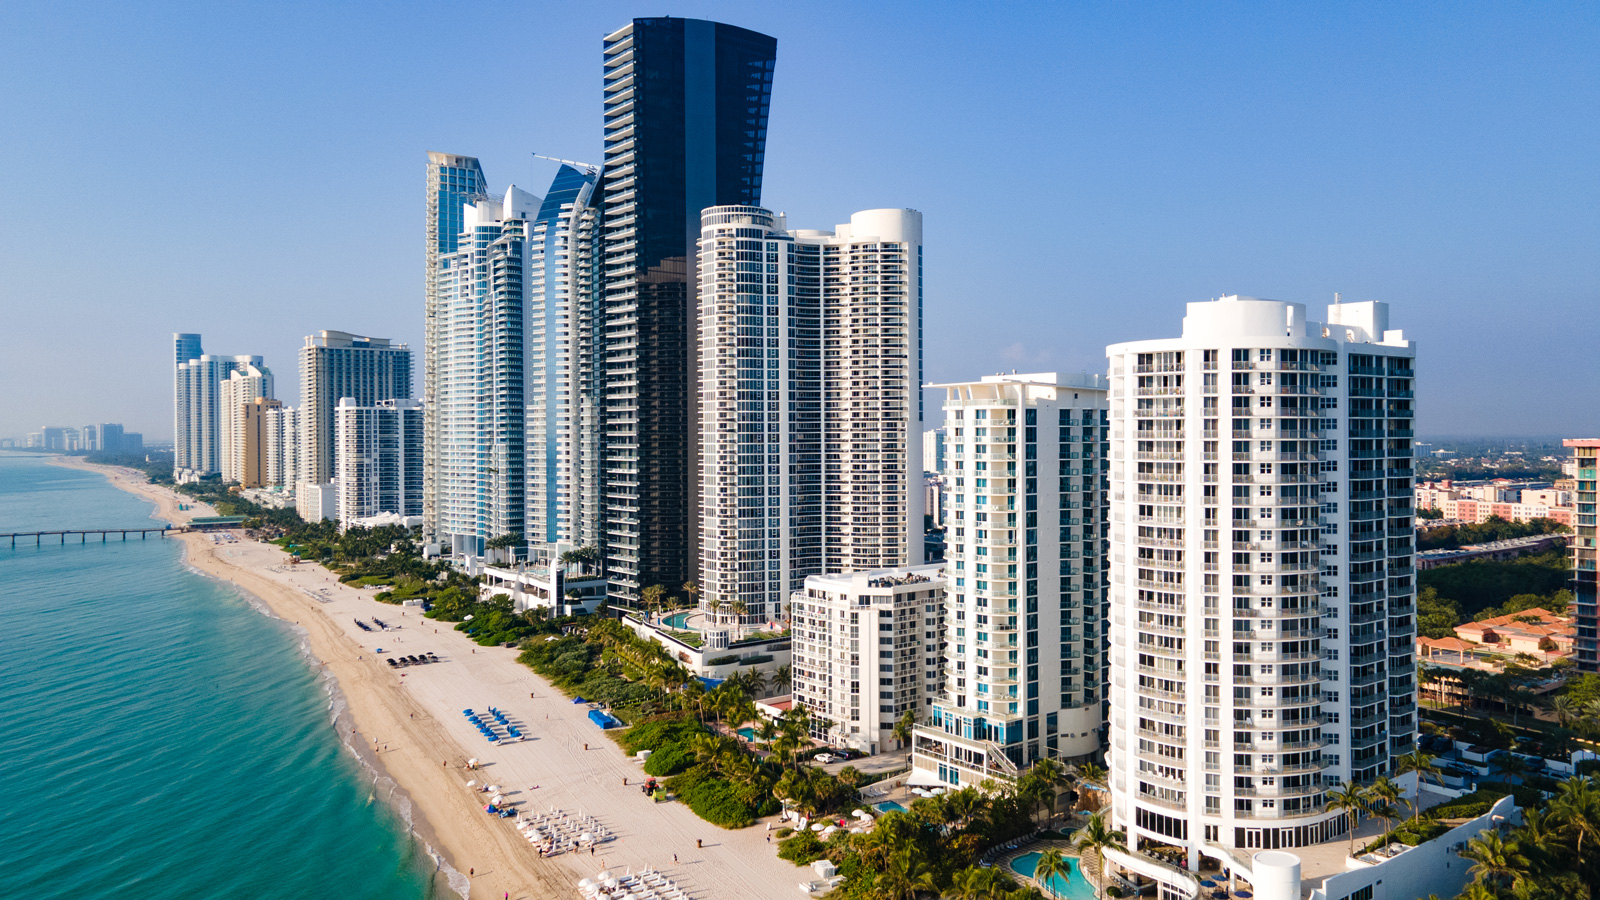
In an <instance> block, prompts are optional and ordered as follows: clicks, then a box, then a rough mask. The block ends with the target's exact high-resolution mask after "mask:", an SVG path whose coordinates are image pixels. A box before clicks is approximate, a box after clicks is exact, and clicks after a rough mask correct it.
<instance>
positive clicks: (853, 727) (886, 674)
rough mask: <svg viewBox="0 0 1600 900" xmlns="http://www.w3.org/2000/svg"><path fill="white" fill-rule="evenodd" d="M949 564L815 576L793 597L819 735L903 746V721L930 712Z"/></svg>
mask: <svg viewBox="0 0 1600 900" xmlns="http://www.w3.org/2000/svg"><path fill="white" fill-rule="evenodd" d="M947 587H948V582H947V581H946V579H945V569H944V566H943V565H931V566H911V567H907V568H896V569H874V570H872V571H869V572H851V573H848V574H843V575H813V576H811V577H810V578H807V579H806V581H805V589H804V590H801V591H797V592H795V594H794V597H793V598H792V599H791V601H790V634H791V635H792V636H793V638H794V646H793V662H792V663H791V665H790V671H791V673H792V685H793V694H794V701H795V702H796V703H798V704H800V705H802V706H804V707H805V708H806V710H808V711H809V712H810V713H811V723H812V736H813V737H815V738H816V739H818V740H820V741H824V742H826V743H829V744H832V745H834V746H836V747H852V748H855V749H857V750H860V751H862V752H864V753H878V752H880V751H883V750H893V749H898V748H899V746H900V742H899V741H898V740H896V739H895V737H894V729H895V725H896V724H898V723H899V722H900V720H901V719H902V718H903V717H904V716H905V715H906V714H907V713H910V714H911V716H912V719H913V720H914V721H920V720H922V719H923V718H925V717H926V716H927V714H928V711H929V708H930V706H931V705H932V702H933V698H934V697H935V696H936V695H937V694H938V693H939V689H940V687H941V686H942V684H943V675H944V659H943V657H942V656H941V655H940V650H941V647H942V646H943V642H944V613H945V591H946V588H947Z"/></svg>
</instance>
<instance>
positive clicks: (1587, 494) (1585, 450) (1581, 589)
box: [1562, 438, 1600, 672]
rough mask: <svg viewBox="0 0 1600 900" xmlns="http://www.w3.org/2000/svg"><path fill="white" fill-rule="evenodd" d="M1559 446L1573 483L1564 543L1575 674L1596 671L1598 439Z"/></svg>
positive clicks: (1599, 655)
mask: <svg viewBox="0 0 1600 900" xmlns="http://www.w3.org/2000/svg"><path fill="white" fill-rule="evenodd" d="M1562 443H1563V444H1564V445H1566V446H1567V447H1570V448H1571V449H1572V463H1573V472H1574V478H1575V481H1576V484H1575V485H1574V487H1575V490H1574V491H1573V492H1572V494H1573V514H1574V519H1573V523H1572V540H1571V541H1570V542H1569V543H1568V548H1569V552H1570V553H1571V554H1572V593H1573V598H1574V599H1573V604H1572V614H1573V618H1574V619H1575V620H1576V637H1575V640H1574V643H1573V658H1574V660H1575V661H1576V662H1577V664H1578V669H1579V671H1583V672H1594V671H1600V641H1597V638H1596V628H1597V626H1600V609H1597V607H1596V603H1597V601H1596V599H1595V584H1596V583H1595V571H1596V569H1595V563H1596V546H1595V504H1596V502H1597V499H1596V498H1597V497H1600V494H1597V492H1596V488H1595V485H1596V478H1595V472H1596V469H1597V460H1600V439H1596V438H1576V439H1569V440H1566V441H1563V442H1562Z"/></svg>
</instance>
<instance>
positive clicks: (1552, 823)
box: [1512, 807, 1567, 867]
mask: <svg viewBox="0 0 1600 900" xmlns="http://www.w3.org/2000/svg"><path fill="white" fill-rule="evenodd" d="M1560 818H1561V817H1560V815H1559V814H1557V813H1555V812H1553V811H1551V810H1548V809H1539V808H1538V807H1534V808H1533V809H1527V810H1523V813H1522V825H1521V826H1520V827H1518V828H1517V830H1516V831H1513V832H1512V837H1513V838H1514V839H1515V840H1516V842H1517V846H1518V847H1521V848H1522V849H1523V851H1524V852H1525V853H1526V854H1527V855H1528V857H1529V859H1531V860H1533V862H1534V864H1535V865H1543V866H1545V867H1554V866H1555V865H1556V864H1557V863H1558V862H1559V861H1560V857H1561V856H1563V855H1564V854H1565V852H1566V850H1567V845H1566V843H1565V842H1564V841H1563V840H1562V835H1561V824H1560Z"/></svg>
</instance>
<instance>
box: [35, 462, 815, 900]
mask: <svg viewBox="0 0 1600 900" xmlns="http://www.w3.org/2000/svg"><path fill="white" fill-rule="evenodd" d="M64 464H67V465H73V466H74V467H76V468H83V469H86V470H93V471H97V472H100V473H101V474H103V475H105V476H106V477H107V478H109V479H110V480H111V482H112V484H113V485H114V486H116V487H118V488H120V489H122V490H124V491H127V492H129V493H133V494H136V495H138V496H141V497H143V498H145V499H148V500H150V501H152V502H154V503H156V505H157V506H158V514H157V516H155V517H168V518H169V519H170V521H173V522H174V523H179V522H182V521H187V519H188V518H189V517H190V516H192V515H204V514H206V510H204V509H203V508H201V509H195V510H193V511H192V512H191V511H187V510H184V511H179V510H177V509H176V508H175V507H176V505H177V503H178V499H177V498H178V495H177V494H175V493H174V492H173V491H172V490H170V489H167V488H165V487H161V486H157V485H152V484H149V483H148V482H147V481H145V480H144V475H143V473H139V472H134V471H131V470H123V469H117V468H115V467H108V466H98V465H93V464H88V463H80V462H77V461H76V460H74V461H72V462H69V463H64ZM185 502H187V498H185ZM177 538H178V539H179V540H182V541H184V543H185V562H186V564H188V565H189V566H190V567H191V568H193V569H195V570H196V571H199V572H201V573H202V574H205V575H208V576H210V577H213V578H217V579H219V580H222V581H226V582H228V583H230V584H231V585H233V586H234V587H236V588H238V589H240V590H241V592H243V593H244V594H245V595H246V596H247V597H254V598H256V599H257V600H259V601H260V602H261V604H262V605H263V606H265V607H266V608H267V609H268V610H270V611H271V613H272V614H274V615H276V617H277V618H279V619H281V620H283V622H284V623H285V624H286V625H287V624H290V623H293V625H295V626H297V627H298V628H299V629H301V630H303V631H304V637H303V638H302V640H303V642H304V645H305V647H306V648H307V652H308V654H309V655H310V656H311V658H312V659H313V660H315V661H316V664H317V666H318V667H319V671H320V672H321V673H322V674H324V675H325V677H327V678H328V679H329V681H330V684H331V685H333V691H331V692H330V697H331V698H333V699H331V700H330V709H331V710H334V711H335V712H337V710H336V709H334V708H335V707H336V706H337V705H338V697H339V696H342V697H343V699H344V703H345V712H346V714H348V716H349V720H350V723H351V724H340V725H338V726H336V727H338V728H340V729H341V734H340V735H339V736H340V738H341V740H342V741H347V742H348V743H347V745H348V746H351V748H352V752H354V753H355V754H356V755H357V757H358V759H361V760H363V762H366V761H367V760H370V761H371V764H372V765H373V768H374V769H375V770H376V771H378V772H381V773H385V774H387V776H388V777H389V778H391V779H393V782H394V784H395V785H396V789H395V791H394V792H390V796H391V797H396V798H399V799H398V801H397V802H392V803H391V808H393V809H396V811H397V814H399V815H401V816H402V818H404V813H403V812H401V811H400V810H399V807H400V806H401V805H402V804H403V803H404V802H406V801H409V804H410V806H411V809H412V816H413V818H412V820H411V821H412V828H413V833H415V834H417V836H418V839H419V840H426V839H425V838H424V835H431V836H432V837H433V839H432V840H426V843H428V844H429V845H430V846H431V847H432V849H433V850H434V851H435V852H436V853H437V854H438V855H439V856H441V857H442V858H444V859H445V860H447V861H448V864H449V866H450V867H451V868H453V869H454V870H455V871H456V873H457V875H458V877H459V873H463V872H464V873H466V875H467V877H466V878H464V879H461V880H460V881H457V880H456V879H452V885H451V886H452V887H457V886H458V885H459V886H460V887H462V888H466V891H465V894H466V896H468V897H470V898H471V900H503V898H506V897H518V898H563V900H565V898H571V897H574V896H575V895H576V894H577V884H578V881H579V880H580V879H583V878H593V877H595V875H596V874H597V873H598V872H600V871H601V870H602V869H609V870H610V871H612V872H617V873H623V872H629V871H631V872H639V871H641V870H642V869H644V868H646V867H648V868H650V869H653V870H655V871H658V872H661V873H662V874H663V875H665V876H666V877H668V878H670V879H672V880H673V881H674V882H675V883H676V884H677V885H678V886H680V887H681V888H683V889H684V890H685V891H686V892H687V893H688V895H689V896H690V897H691V898H693V900H721V898H730V900H731V898H739V900H766V898H773V900H778V898H783V900H787V898H789V897H792V896H793V895H794V891H795V889H796V885H797V884H798V883H799V882H801V881H805V880H810V877H811V872H810V870H809V869H807V868H801V867H796V866H794V865H792V864H791V863H789V862H787V861H784V860H781V859H778V857H777V853H776V851H777V847H776V845H775V844H773V843H772V842H771V841H770V832H768V831H767V830H766V829H764V828H763V827H761V825H762V824H763V823H760V822H758V823H757V824H756V826H755V827H749V828H744V829H737V830H724V829H722V828H719V827H717V826H715V825H712V824H710V823H707V822H705V821H702V820H701V819H700V818H699V817H697V816H696V815H695V814H694V812H693V811H692V810H690V809H689V808H688V807H687V806H686V805H684V804H682V803H676V802H656V801H655V800H652V799H651V798H649V797H646V796H644V794H643V790H642V787H641V785H642V783H643V780H644V778H645V775H644V772H643V770H642V767H641V766H640V764H639V763H638V761H637V760H635V759H633V758H631V757H629V756H626V755H625V754H624V753H623V751H622V749H621V747H619V746H617V744H616V743H615V742H614V741H612V740H611V739H610V738H609V737H608V736H607V735H606V734H605V733H604V732H603V731H602V730H601V729H599V728H598V727H597V726H596V725H595V724H594V722H592V721H591V720H590V719H589V718H588V711H589V708H588V706H587V705H585V704H575V703H573V702H572V701H571V700H570V699H568V698H567V697H566V696H565V695H563V694H562V693H561V692H560V691H558V690H556V689H555V688H554V687H553V686H552V685H551V684H550V683H549V682H547V681H546V680H544V679H543V678H542V677H540V676H538V675H536V674H535V673H534V672H533V671H532V670H531V669H529V668H528V667H526V666H524V665H522V664H521V663H519V662H517V655H518V651H517V650H515V649H508V648H501V647H479V646H477V645H476V644H475V643H473V642H472V641H471V640H470V639H468V637H467V636H466V635H465V634H462V633H461V632H458V631H456V630H455V629H454V626H453V624H452V623H444V622H435V621H434V620H431V619H425V618H422V617H421V615H420V611H419V610H417V609H415V608H405V607H400V606H394V605H390V604H383V603H379V602H378V601H376V600H375V599H373V594H374V593H376V589H372V588H354V587H351V586H350V585H346V584H340V583H338V582H337V581H336V580H335V579H334V578H333V576H332V574H331V573H330V572H329V571H328V570H326V569H324V568H322V567H321V566H320V565H317V564H314V563H300V564H298V565H297V564H294V563H293V561H292V558H291V557H290V556H289V554H287V553H286V552H284V551H283V550H282V549H280V548H279V547H277V546H275V545H272V544H266V543H260V542H254V541H245V540H233V541H230V540H226V539H223V540H220V541H219V540H218V539H216V538H214V537H213V536H212V535H210V534H202V533H189V534H183V535H178V536H177ZM378 618H381V619H382V620H383V627H382V628H381V629H380V628H367V629H362V628H359V627H358V626H357V624H356V623H357V622H358V620H368V621H370V620H374V619H378ZM424 653H429V654H435V655H436V656H437V663H436V664H433V663H430V664H428V665H422V666H407V667H403V668H396V667H393V666H390V665H388V664H387V662H386V660H387V659H392V658H393V657H394V656H397V655H414V654H424ZM334 692H337V693H334ZM491 706H492V707H495V708H497V709H499V710H501V711H502V713H503V714H505V715H508V716H510V717H511V719H512V720H513V721H515V722H516V723H517V724H518V725H519V726H520V727H521V728H522V730H523V732H524V734H525V736H526V737H525V740H523V741H520V742H510V743H508V742H501V743H500V744H498V745H495V744H488V743H486V742H485V741H484V738H483V736H482V735H480V734H479V733H478V730H477V728H476V727H475V726H474V725H472V724H470V723H469V722H467V721H466V719H465V717H464V716H463V715H462V710H463V708H474V709H479V710H482V709H484V708H487V707H491ZM347 727H353V728H354V729H355V732H354V733H350V732H345V731H342V729H344V728H347ZM357 743H359V746H357ZM470 758H479V759H480V763H479V768H478V769H477V770H473V771H469V770H467V769H466V768H465V763H466V761H467V760H468V759H470ZM477 779H482V780H483V782H484V783H491V782H492V783H494V784H496V785H498V786H499V787H498V788H497V790H499V792H500V793H503V794H505V795H506V801H505V803H503V804H502V805H506V806H510V807H512V808H514V809H516V810H518V811H519V813H535V814H536V813H544V812H546V811H551V812H561V813H565V814H567V815H575V816H581V815H587V816H592V817H593V818H594V820H595V821H596V822H597V823H598V824H599V825H601V826H603V827H604V829H605V830H606V831H607V832H608V833H609V839H608V840H607V841H606V842H604V843H601V844H598V845H597V846H595V847H593V848H590V849H591V852H588V853H579V852H566V853H561V854H558V855H556V856H553V857H541V856H540V855H539V854H538V853H537V851H536V850H535V848H534V847H533V845H532V844H530V843H529V842H528V840H527V839H526V838H525V837H524V836H523V835H522V834H520V833H518V832H517V831H516V830H515V828H514V827H513V825H514V823H513V822H512V821H510V820H501V819H499V818H497V817H493V816H489V815H486V814H485V812H484V808H483V804H484V803H485V801H486V799H487V798H486V797H485V796H484V795H483V794H482V793H479V792H478V791H477V790H476V789H474V788H473V787H471V785H472V784H473V782H474V781H475V780H477ZM480 787H481V785H480ZM766 824H768V825H770V827H773V828H775V827H777V823H776V820H775V818H773V819H769V820H768V821H767V823H766ZM469 883H470V884H469Z"/></svg>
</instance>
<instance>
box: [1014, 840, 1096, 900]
mask: <svg viewBox="0 0 1600 900" xmlns="http://www.w3.org/2000/svg"><path fill="white" fill-rule="evenodd" d="M1043 855H1044V854H1042V853H1040V852H1039V851H1037V850H1035V851H1034V852H1032V853H1024V854H1022V855H1021V856H1019V857H1017V858H1016V859H1013V860H1012V861H1011V871H1013V872H1015V873H1017V874H1018V875H1024V876H1026V877H1028V878H1032V877H1033V867H1034V866H1036V865H1038V864H1039V857H1040V856H1043ZM1067 865H1068V866H1069V867H1070V868H1071V869H1072V871H1071V872H1070V873H1068V875H1067V878H1066V880H1065V881H1063V880H1062V878H1061V876H1060V875H1052V876H1050V885H1049V887H1050V892H1051V896H1054V897H1060V898H1062V900H1094V885H1091V884H1090V883H1089V881H1088V879H1086V878H1084V877H1083V873H1082V872H1080V871H1078V860H1077V858H1076V857H1071V856H1069V857H1067Z"/></svg>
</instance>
